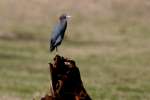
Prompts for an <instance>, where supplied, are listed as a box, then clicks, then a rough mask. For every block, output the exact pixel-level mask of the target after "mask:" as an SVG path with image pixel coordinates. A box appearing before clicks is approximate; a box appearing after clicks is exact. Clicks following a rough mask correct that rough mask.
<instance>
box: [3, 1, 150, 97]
mask: <svg viewBox="0 0 150 100" xmlns="http://www.w3.org/2000/svg"><path fill="white" fill-rule="evenodd" d="M149 10H150V0H0V99H1V100H10V99H11V100H29V99H33V98H38V97H40V96H42V95H43V94H45V93H47V92H48V88H49V81H50V79H49V77H50V76H49V70H48V62H50V61H51V60H52V58H53V57H54V55H55V52H54V53H50V52H49V41H48V40H49V38H50V36H51V31H52V30H53V28H54V26H55V24H56V23H57V21H58V17H59V16H60V15H61V14H62V13H68V14H69V15H71V16H72V18H71V19H69V24H68V28H67V31H66V34H65V39H64V41H63V43H62V45H61V46H60V47H59V54H60V55H62V56H65V57H69V58H72V59H74V60H76V63H77V65H78V67H79V69H80V72H81V77H82V80H83V83H84V86H85V88H86V90H87V91H88V93H89V95H90V96H91V97H92V98H93V100H150V95H149V94H150V85H149V83H150V61H149V59H150V45H149V43H150V13H149Z"/></svg>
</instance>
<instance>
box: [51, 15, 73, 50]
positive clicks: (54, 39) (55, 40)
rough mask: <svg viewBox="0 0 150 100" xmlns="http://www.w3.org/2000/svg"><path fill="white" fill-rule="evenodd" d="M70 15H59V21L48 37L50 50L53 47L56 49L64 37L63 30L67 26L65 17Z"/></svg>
mask: <svg viewBox="0 0 150 100" xmlns="http://www.w3.org/2000/svg"><path fill="white" fill-rule="evenodd" d="M70 17H71V16H68V15H66V14H62V15H61V16H60V17H59V22H58V24H57V25H56V26H55V28H54V30H53V31H52V36H51V39H50V51H51V52H52V51H54V49H56V51H57V47H58V46H59V45H60V44H61V42H62V40H63V38H64V34H65V30H66V28H67V18H70Z"/></svg>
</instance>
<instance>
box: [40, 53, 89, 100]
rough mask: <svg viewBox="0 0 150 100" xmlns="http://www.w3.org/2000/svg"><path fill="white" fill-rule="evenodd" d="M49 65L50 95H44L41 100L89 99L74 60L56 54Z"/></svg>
mask: <svg viewBox="0 0 150 100" xmlns="http://www.w3.org/2000/svg"><path fill="white" fill-rule="evenodd" d="M49 67H50V74H51V79H52V84H50V85H51V92H52V93H51V94H52V95H51V96H49V95H46V96H45V97H43V98H41V100H91V98H90V96H89V95H88V94H87V92H86V90H85V88H84V86H83V83H82V80H81V77H80V71H79V69H78V67H77V66H76V64H75V61H73V60H71V59H68V58H64V57H61V56H59V55H56V56H55V57H54V62H53V63H49Z"/></svg>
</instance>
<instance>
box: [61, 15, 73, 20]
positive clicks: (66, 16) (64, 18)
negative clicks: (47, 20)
mask: <svg viewBox="0 0 150 100" xmlns="http://www.w3.org/2000/svg"><path fill="white" fill-rule="evenodd" d="M70 17H71V16H69V15H67V14H62V15H61V16H60V17H59V19H60V20H66V19H67V18H70Z"/></svg>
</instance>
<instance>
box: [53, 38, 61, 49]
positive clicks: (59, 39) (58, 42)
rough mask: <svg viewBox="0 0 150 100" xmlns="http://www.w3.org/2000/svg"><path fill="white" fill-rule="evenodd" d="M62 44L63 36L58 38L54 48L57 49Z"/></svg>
mask: <svg viewBox="0 0 150 100" xmlns="http://www.w3.org/2000/svg"><path fill="white" fill-rule="evenodd" d="M61 42H62V37H61V36H59V37H58V38H57V40H56V41H55V44H54V46H55V47H56V46H58V45H60V44H61Z"/></svg>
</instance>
